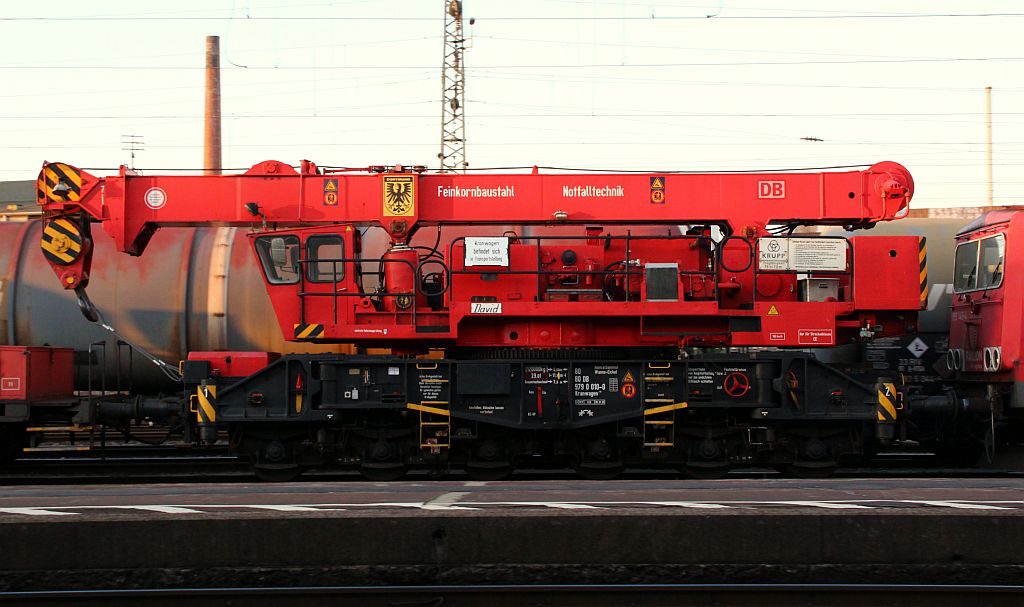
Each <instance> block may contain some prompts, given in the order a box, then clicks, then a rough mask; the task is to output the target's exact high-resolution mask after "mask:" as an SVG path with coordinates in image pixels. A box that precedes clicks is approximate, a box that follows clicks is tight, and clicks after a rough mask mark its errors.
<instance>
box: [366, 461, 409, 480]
mask: <svg viewBox="0 0 1024 607" xmlns="http://www.w3.org/2000/svg"><path fill="white" fill-rule="evenodd" d="M407 471H408V469H407V468H406V466H405V464H363V465H362V466H359V473H360V474H362V475H363V478H365V479H366V480H368V481H373V482H375V483H387V482H390V481H397V480H398V479H400V478H402V477H403V476H405V473H406V472H407Z"/></svg>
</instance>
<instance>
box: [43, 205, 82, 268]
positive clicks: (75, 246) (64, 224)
mask: <svg viewBox="0 0 1024 607" xmlns="http://www.w3.org/2000/svg"><path fill="white" fill-rule="evenodd" d="M39 246H40V248H42V249H43V256H44V257H46V260H47V261H49V262H50V263H55V264H58V265H62V266H66V265H68V264H71V263H74V262H75V260H76V259H78V257H79V255H81V254H82V231H81V230H79V229H78V226H77V225H75V222H73V221H71V220H70V219H66V218H63V217H62V218H60V219H54V220H53V221H48V222H46V225H45V226H44V227H43V235H42V238H40V240H39Z"/></svg>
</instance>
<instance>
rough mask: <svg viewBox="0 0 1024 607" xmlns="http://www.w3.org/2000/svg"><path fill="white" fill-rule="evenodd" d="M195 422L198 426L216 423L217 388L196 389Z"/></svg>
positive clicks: (200, 387) (201, 387)
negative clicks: (197, 404)
mask: <svg viewBox="0 0 1024 607" xmlns="http://www.w3.org/2000/svg"><path fill="white" fill-rule="evenodd" d="M196 400H197V401H198V402H199V406H198V407H196V421H197V422H198V423H200V424H212V423H214V422H216V421H217V408H216V405H217V386H199V387H198V388H196Z"/></svg>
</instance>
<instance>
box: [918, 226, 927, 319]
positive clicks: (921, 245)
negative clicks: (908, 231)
mask: <svg viewBox="0 0 1024 607" xmlns="http://www.w3.org/2000/svg"><path fill="white" fill-rule="evenodd" d="M917 242H918V253H917V259H918V262H919V263H920V272H921V307H922V308H924V307H925V306H926V305H927V304H928V239H927V238H925V237H924V236H920V237H918V239H917Z"/></svg>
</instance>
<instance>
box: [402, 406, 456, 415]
mask: <svg viewBox="0 0 1024 607" xmlns="http://www.w3.org/2000/svg"><path fill="white" fill-rule="evenodd" d="M406 406H407V407H408V408H409V409H412V410H413V411H423V412H424V413H434V414H436V415H444V416H446V417H451V414H452V412H451V411H449V410H447V409H438V408H437V407H427V406H425V405H417V404H416V403H408V404H407V405H406Z"/></svg>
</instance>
